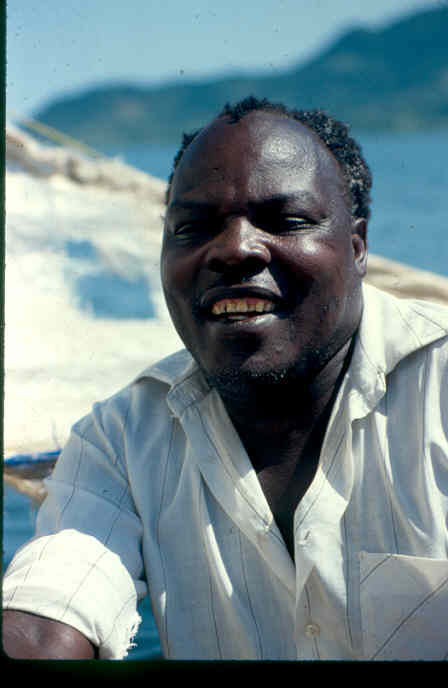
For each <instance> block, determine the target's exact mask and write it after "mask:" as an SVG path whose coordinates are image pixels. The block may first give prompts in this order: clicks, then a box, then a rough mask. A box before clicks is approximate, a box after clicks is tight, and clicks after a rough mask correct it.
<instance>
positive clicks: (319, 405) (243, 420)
mask: <svg viewBox="0 0 448 688" xmlns="http://www.w3.org/2000/svg"><path fill="white" fill-rule="evenodd" d="M352 349H353V342H352V340H350V341H349V342H347V344H346V345H345V346H344V347H343V348H342V349H341V350H340V351H339V352H338V354H337V355H336V356H335V357H334V358H333V359H332V360H331V362H330V363H329V364H328V365H326V366H325V367H324V368H323V369H322V370H321V371H320V372H319V373H318V374H317V375H316V376H314V377H313V378H311V379H306V378H305V379H303V378H294V376H292V377H291V378H287V377H285V378H282V379H279V380H277V381H276V382H275V381H273V380H272V379H271V380H270V381H268V380H267V379H261V380H260V379H255V380H254V381H252V383H250V384H249V383H246V385H245V387H244V394H243V393H242V389H241V387H240V388H236V389H237V392H238V393H232V392H230V393H229V391H228V389H222V390H221V389H220V390H218V391H219V392H220V394H221V397H222V399H223V402H224V405H225V406H226V409H227V412H228V414H229V416H230V418H231V420H232V422H233V424H234V426H235V428H236V430H237V432H238V434H239V435H240V438H241V440H242V442H243V444H244V445H245V446H246V449H247V451H248V453H249V455H250V456H251V458H252V459H253V461H254V462H255V461H256V456H257V455H258V463H259V465H261V466H263V465H264V464H265V461H266V460H269V461H276V462H281V461H286V460H292V459H293V457H294V456H296V455H297V453H298V452H300V449H301V448H303V446H304V444H305V443H306V442H307V441H308V438H310V437H311V436H313V437H317V435H318V436H319V438H320V439H322V438H323V434H324V433H325V429H326V426H327V423H328V420H329V416H330V413H331V409H332V407H333V403H334V400H335V398H336V395H337V392H338V390H339V387H340V385H341V383H342V380H343V379H344V376H345V373H346V371H347V368H348V365H349V362H350V359H351V354H352ZM319 438H317V439H319ZM268 457H271V458H268Z"/></svg>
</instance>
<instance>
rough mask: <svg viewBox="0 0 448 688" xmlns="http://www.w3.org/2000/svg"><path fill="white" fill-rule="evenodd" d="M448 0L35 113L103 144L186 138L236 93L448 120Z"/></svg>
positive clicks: (365, 119)
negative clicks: (252, 65) (384, 21)
mask: <svg viewBox="0 0 448 688" xmlns="http://www.w3.org/2000/svg"><path fill="white" fill-rule="evenodd" d="M447 35H448V8H447V7H440V8H438V9H434V10H431V11H424V12H419V13H417V14H413V15H410V16H406V17H404V18H403V19H401V20H400V21H397V22H395V23H393V24H389V25H387V26H384V27H382V28H380V29H377V30H368V29H365V28H355V29H352V30H348V31H347V32H346V33H345V34H344V35H342V36H341V37H339V38H337V39H335V40H334V42H333V43H332V44H330V45H329V47H327V48H326V49H325V50H324V51H322V52H321V53H320V54H319V55H317V56H316V57H314V58H313V59H311V60H309V61H308V62H306V63H305V64H303V63H302V64H299V65H297V66H296V67H294V68H292V69H289V70H287V71H284V72H283V73H280V74H279V73H278V72H277V73H276V75H275V76H274V75H270V74H269V73H267V74H265V75H257V76H250V75H240V76H238V75H237V76H232V77H228V78H219V79H208V80H206V81H197V82H190V83H185V82H181V81H180V82H178V83H177V82H176V83H168V84H165V85H162V86H157V87H149V86H148V87H144V86H136V85H133V84H104V85H103V86H101V87H98V88H95V89H89V90H86V91H84V92H83V93H77V94H76V95H73V97H70V98H64V99H61V100H58V101H55V102H53V103H50V104H48V106H46V107H44V108H43V109H42V110H40V111H39V112H37V113H36V114H35V118H36V119H38V120H39V121H41V122H44V123H45V124H48V125H50V126H53V127H55V128H57V129H59V130H60V131H63V132H65V133H67V134H69V135H71V136H74V137H75V138H78V139H81V140H83V141H85V142H86V143H87V144H90V145H91V146H96V147H97V148H107V147H108V146H113V147H116V146H117V145H118V146H126V145H129V144H136V143H161V144H165V143H177V142H178V141H179V139H180V136H181V133H182V131H184V130H187V131H189V130H192V129H195V128H197V127H199V126H202V124H204V122H206V121H207V120H208V119H210V118H211V117H213V115H214V114H215V113H216V112H217V111H218V110H219V109H220V108H221V107H222V106H223V105H224V103H225V102H227V101H235V100H238V99H240V98H242V97H245V96H247V95H250V94H253V95H256V96H260V97H268V98H270V99H272V100H278V101H282V102H285V103H286V104H287V105H290V106H295V107H298V108H309V107H320V108H323V109H326V110H328V111H329V112H331V114H333V115H335V116H337V117H339V118H340V119H343V120H345V121H347V122H349V123H351V124H352V126H353V127H354V128H355V129H358V130H363V129H364V130H385V129H386V130H395V131H403V130H418V129H428V128H441V127H448V47H447V45H448V43H447Z"/></svg>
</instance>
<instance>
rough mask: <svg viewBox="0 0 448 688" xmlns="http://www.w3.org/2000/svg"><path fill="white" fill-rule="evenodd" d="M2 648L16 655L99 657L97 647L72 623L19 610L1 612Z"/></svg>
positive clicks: (76, 657)
mask: <svg viewBox="0 0 448 688" xmlns="http://www.w3.org/2000/svg"><path fill="white" fill-rule="evenodd" d="M2 617H3V619H2V621H3V623H2V626H3V627H2V641H3V643H2V644H3V651H4V652H5V653H6V654H7V655H8V656H9V657H13V658H15V659H96V658H97V657H98V650H97V648H96V647H95V646H94V645H92V643H91V642H90V640H88V639H87V638H86V637H85V636H84V635H83V634H82V633H80V632H79V631H77V630H76V629H75V628H73V627H72V626H68V625H67V624H64V623H61V622H60V621H53V620H52V619H47V618H45V617H43V616H37V615H35V614H29V613H28V612H21V611H16V610H5V611H4V612H3V614H2Z"/></svg>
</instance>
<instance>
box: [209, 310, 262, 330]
mask: <svg viewBox="0 0 448 688" xmlns="http://www.w3.org/2000/svg"><path fill="white" fill-rule="evenodd" d="M235 315H236V314H235ZM275 317H276V313H274V312H273V311H270V312H268V313H257V314H256V315H244V314H242V313H241V314H238V317H225V316H220V317H214V318H210V319H209V321H208V322H209V323H212V324H216V325H221V326H223V327H247V326H258V325H261V324H264V323H267V322H269V321H270V320H272V319H273V318H275Z"/></svg>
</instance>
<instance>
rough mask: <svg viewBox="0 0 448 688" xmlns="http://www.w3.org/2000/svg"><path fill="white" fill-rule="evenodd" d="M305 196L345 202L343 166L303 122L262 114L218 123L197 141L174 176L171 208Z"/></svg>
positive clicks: (186, 153) (185, 155) (198, 137)
mask: <svg viewBox="0 0 448 688" xmlns="http://www.w3.org/2000/svg"><path fill="white" fill-rule="evenodd" d="M300 191H303V192H304V193H309V192H310V191H313V192H314V193H315V194H318V195H320V196H321V197H322V200H325V201H327V202H328V203H330V202H332V201H334V199H335V198H341V197H343V196H345V193H346V191H347V187H346V184H345V180H344V177H343V173H342V169H341V167H340V165H339V163H338V161H337V160H336V159H335V158H334V156H333V155H332V153H331V152H330V151H329V149H328V148H327V147H326V146H325V144H324V143H323V142H322V141H321V140H320V139H319V137H318V136H317V134H315V133H314V132H312V131H311V130H310V129H308V127H306V126H304V125H303V124H301V123H300V122H297V121H296V120H293V119H290V118H288V117H285V116H283V115H278V114H273V113H266V112H262V111H257V112H253V113H250V114H248V115H246V116H245V117H243V119H241V120H240V121H239V122H237V123H232V122H231V121H230V120H229V119H228V118H219V119H216V120H214V121H213V122H212V123H211V124H210V125H209V126H208V127H206V128H205V129H204V130H203V131H202V132H201V133H200V134H199V135H198V136H197V137H196V138H195V139H194V140H193V141H192V143H191V144H190V145H189V146H188V148H187V149H186V151H185V152H184V154H183V156H182V158H181V161H180V163H179V165H178V167H177V170H176V172H175V174H174V177H173V182H172V188H171V202H175V201H177V200H179V199H183V200H188V199H189V198H190V197H191V199H192V200H195V199H196V198H200V199H204V200H207V201H209V202H213V201H214V200H216V202H219V201H220V200H227V198H228V199H229V200H230V198H235V199H236V198H239V199H241V200H253V201H257V200H258V199H260V200H262V199H263V197H265V196H266V195H268V196H271V195H276V194H294V193H295V192H300Z"/></svg>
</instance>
